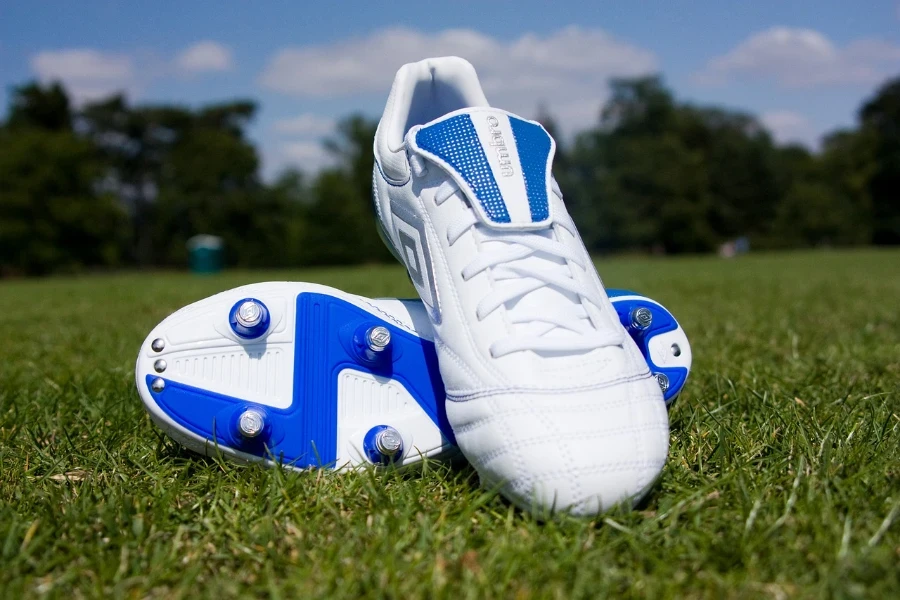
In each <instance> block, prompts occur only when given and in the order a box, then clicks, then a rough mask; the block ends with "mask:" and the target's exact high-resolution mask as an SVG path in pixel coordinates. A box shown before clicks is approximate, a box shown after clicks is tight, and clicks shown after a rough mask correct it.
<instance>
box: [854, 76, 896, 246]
mask: <svg viewBox="0 0 900 600" xmlns="http://www.w3.org/2000/svg"><path fill="white" fill-rule="evenodd" d="M859 117H860V121H861V125H862V126H861V130H862V131H861V133H862V135H863V136H864V137H865V138H866V139H868V140H870V141H871V143H872V146H873V148H872V150H873V154H874V157H873V158H874V164H873V169H872V173H871V178H870V179H869V183H868V189H869V194H870V197H871V203H872V224H873V231H872V241H873V242H875V243H876V244H900V199H898V190H900V77H897V78H895V79H892V80H890V81H888V82H886V83H885V84H884V85H883V86H881V88H880V89H879V90H878V91H877V92H876V94H875V96H874V97H873V98H871V99H870V100H869V101H867V102H866V103H865V104H863V106H862V108H861V109H860V112H859Z"/></svg>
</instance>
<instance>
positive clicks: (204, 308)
mask: <svg viewBox="0 0 900 600" xmlns="http://www.w3.org/2000/svg"><path fill="white" fill-rule="evenodd" d="M135 383H136V384H137V388H138V392H139V393H140V396H141V400H143V402H144V406H145V408H146V409H147V411H148V412H149V413H150V416H151V418H152V419H153V421H154V422H155V423H156V424H157V425H158V426H159V427H160V428H162V429H163V431H165V432H166V433H168V434H169V435H170V436H171V437H172V438H173V439H174V440H176V441H177V442H180V443H181V444H183V445H184V446H187V447H188V448H190V449H192V450H194V451H196V452H200V453H202V454H217V453H221V454H223V455H225V456H227V457H229V458H235V459H241V460H245V461H264V462H268V463H274V462H279V463H282V464H284V465H285V466H287V467H293V468H297V469H304V468H308V467H325V468H336V469H342V468H347V467H355V466H360V465H367V464H368V465H370V464H375V465H384V464H389V463H392V464H394V465H397V466H403V465H409V464H412V463H416V462H419V461H421V460H422V459H423V458H424V457H426V456H427V457H434V458H448V457H449V456H451V455H454V454H457V451H456V449H455V448H454V446H453V433H452V431H451V430H450V427H449V425H448V423H447V418H446V414H445V411H444V389H443V385H442V383H441V378H440V374H439V372H438V367H437V358H436V356H435V352H434V344H433V342H432V340H431V325H430V323H429V320H428V317H427V316H426V315H425V310H424V308H423V306H422V304H421V303H420V302H417V301H402V300H395V299H368V298H363V297H361V296H354V295H353V294H346V293H343V292H341V291H339V290H336V289H333V288H329V287H326V286H322V285H314V284H309V283H288V282H274V283H258V284H253V285H248V286H244V287H239V288H235V289H233V290H229V291H227V292H222V293H221V294H217V295H215V296H211V297H209V298H206V299H204V300H200V301H199V302H195V303H193V304H191V305H189V306H186V307H184V308H182V309H181V310H179V311H177V312H175V313H174V314H172V315H171V316H169V317H168V318H166V319H165V320H164V321H163V322H162V323H160V324H159V325H157V326H156V327H155V328H154V329H153V331H151V332H150V335H149V336H147V339H146V340H145V341H144V344H143V345H142V346H141V350H140V353H139V355H138V358H137V364H136V366H135Z"/></svg>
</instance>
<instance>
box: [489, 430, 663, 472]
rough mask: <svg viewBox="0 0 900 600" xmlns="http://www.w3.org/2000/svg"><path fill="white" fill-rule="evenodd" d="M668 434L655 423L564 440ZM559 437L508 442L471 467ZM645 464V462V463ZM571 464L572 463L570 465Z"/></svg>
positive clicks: (587, 433)
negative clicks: (640, 433)
mask: <svg viewBox="0 0 900 600" xmlns="http://www.w3.org/2000/svg"><path fill="white" fill-rule="evenodd" d="M663 430H665V431H666V432H668V430H669V428H668V426H667V425H663V424H662V423H656V424H653V425H645V426H642V427H614V428H611V429H604V430H602V431H585V432H582V433H577V434H567V435H566V439H568V440H569V441H584V440H591V439H595V438H603V437H608V436H614V435H621V434H628V433H634V432H636V431H640V432H645V431H646V432H651V431H663ZM558 442H559V435H558V434H557V435H543V436H535V437H531V438H527V439H524V440H519V441H516V442H510V443H508V444H506V445H504V446H502V447H500V448H497V449H495V450H491V451H490V452H488V453H486V454H485V455H484V456H483V457H481V458H479V459H478V460H477V461H475V462H473V465H472V466H476V467H477V466H484V465H486V464H487V463H489V462H491V461H492V460H494V459H495V458H499V457H501V456H503V455H504V454H507V453H508V452H512V451H513V450H519V449H521V448H525V447H528V446H534V445H538V444H544V443H551V444H554V443H558ZM645 462H646V461H645ZM570 464H573V463H570ZM577 468H578V467H573V469H577Z"/></svg>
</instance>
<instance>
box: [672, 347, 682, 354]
mask: <svg viewBox="0 0 900 600" xmlns="http://www.w3.org/2000/svg"><path fill="white" fill-rule="evenodd" d="M672 356H675V357H679V356H681V346H679V345H678V344H672Z"/></svg>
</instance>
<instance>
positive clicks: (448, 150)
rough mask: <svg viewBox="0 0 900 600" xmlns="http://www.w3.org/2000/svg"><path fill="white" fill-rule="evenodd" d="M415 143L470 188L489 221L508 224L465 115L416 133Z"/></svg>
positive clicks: (482, 149)
mask: <svg viewBox="0 0 900 600" xmlns="http://www.w3.org/2000/svg"><path fill="white" fill-rule="evenodd" d="M416 144H417V145H418V146H419V148H421V149H423V150H425V151H427V152H430V153H431V154H434V155H435V156H437V157H438V158H440V159H441V160H443V161H444V162H446V163H447V164H448V165H450V166H451V167H453V169H454V170H455V171H456V172H457V173H459V175H460V176H461V177H462V178H463V180H465V182H466V183H468V184H469V187H471V188H472V191H473V192H474V193H475V196H476V197H477V198H478V201H479V202H481V206H482V207H484V212H485V213H486V214H487V216H488V218H489V219H490V220H491V221H493V222H495V223H509V222H510V218H509V212H508V211H507V210H506V203H505V202H504V201H503V196H502V195H501V194H500V188H499V187H498V186H497V180H496V179H494V174H493V172H492V171H491V166H490V163H488V159H487V156H486V155H485V153H484V148H482V147H481V142H480V141H479V139H478V132H476V131H475V125H474V124H473V123H472V118H471V117H470V116H469V115H456V116H454V117H450V118H449V119H446V120H444V121H440V122H438V123H435V124H434V125H429V126H428V127H423V128H422V129H420V130H419V131H418V132H416ZM545 196H546V194H545Z"/></svg>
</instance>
